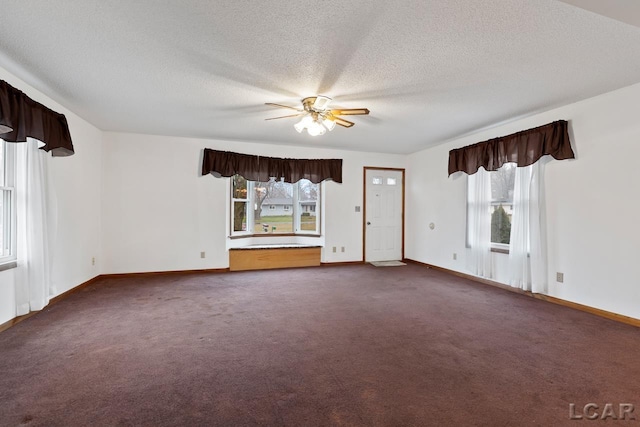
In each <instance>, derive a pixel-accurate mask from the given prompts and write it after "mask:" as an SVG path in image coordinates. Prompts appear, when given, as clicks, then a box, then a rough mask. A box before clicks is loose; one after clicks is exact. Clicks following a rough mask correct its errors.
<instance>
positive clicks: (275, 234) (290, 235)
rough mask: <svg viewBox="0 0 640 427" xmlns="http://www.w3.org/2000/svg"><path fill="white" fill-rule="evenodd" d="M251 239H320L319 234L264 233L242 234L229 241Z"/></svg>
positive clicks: (232, 237)
mask: <svg viewBox="0 0 640 427" xmlns="http://www.w3.org/2000/svg"><path fill="white" fill-rule="evenodd" d="M251 237H321V236H320V234H301V233H264V234H242V235H240V236H229V239H231V240H236V239H247V238H251Z"/></svg>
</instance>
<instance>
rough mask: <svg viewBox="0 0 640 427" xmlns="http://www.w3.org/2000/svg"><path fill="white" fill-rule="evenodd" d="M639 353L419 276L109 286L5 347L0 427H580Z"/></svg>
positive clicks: (299, 274) (508, 300)
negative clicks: (574, 417)
mask: <svg viewBox="0 0 640 427" xmlns="http://www.w3.org/2000/svg"><path fill="white" fill-rule="evenodd" d="M639 338H640V334H639V330H638V329H637V328H634V327H631V326H626V325H623V324H618V323H615V322H613V321H609V320H606V319H602V318H599V317H595V316H592V315H589V314H586V313H582V312H579V311H575V310H572V309H569V308H565V307H561V306H557V305H553V304H550V303H546V302H543V301H539V300H535V299H533V298H528V297H525V296H521V295H517V294H513V293H510V292H506V291H504V290H500V289H496V288H492V287H490V286H487V285H482V284H477V283H474V282H470V281H467V280H465V279H461V278H457V277H455V276H451V275H448V274H446V273H442V272H438V271H434V270H431V269H427V268H425V267H421V266H417V265H407V266H405V267H402V268H376V267H373V266H371V265H356V266H337V267H318V268H306V269H292V270H272V271H263V272H238V273H227V274H208V275H207V274H190V275H168V276H156V277H144V278H121V279H102V280H100V281H98V282H96V283H94V284H92V285H90V286H89V287H87V288H85V289H84V290H82V291H79V292H77V293H75V294H73V295H71V296H70V297H69V298H67V299H65V300H63V301H61V302H59V303H57V304H54V305H52V306H51V307H49V308H47V309H46V310H44V312H42V313H40V314H38V315H36V316H33V317H31V318H30V319H27V320H26V321H24V322H22V323H20V324H18V325H16V326H14V327H13V328H10V329H8V330H7V331H4V332H2V333H0V425H2V426H17V425H28V426H36V425H38V426H89V425H92V426H102V425H125V426H126V425H147V426H176V425H179V426H186V425H188V426H196V425H203V426H205V425H206V426H210V425H220V426H254V425H264V426H271V425H273V426H316V425H317V426H320V425H322V426H329V425H345V426H361V425H367V426H368V425H372V426H377V425H379V426H383V425H384V426H414V425H415V426H418V425H419V426H423V425H424V426H428V425H433V426H462V425H490V426H515V425H518V426H527V425H540V426H551V425H554V426H555V425H577V424H576V423H579V422H578V421H571V420H570V419H569V404H570V403H575V404H576V407H577V408H578V409H577V412H578V413H580V412H581V411H582V408H583V407H584V405H585V404H586V403H590V402H592V403H596V404H598V405H599V407H600V408H603V407H604V405H605V404H606V403H613V404H615V405H616V406H615V407H616V408H617V405H618V404H619V403H632V404H635V406H636V408H639V409H637V412H640V386H639V385H638V384H639V378H640V356H639V355H640V339H639ZM616 411H617V409H616ZM636 416H637V418H640V413H639V414H637V415H636ZM585 422H586V420H582V423H585ZM636 422H639V421H636ZM593 424H594V425H596V424H600V423H599V422H595V423H593ZM626 424H627V425H628V424H629V422H628V421H627V422H626ZM632 424H633V422H632ZM590 425H591V423H590Z"/></svg>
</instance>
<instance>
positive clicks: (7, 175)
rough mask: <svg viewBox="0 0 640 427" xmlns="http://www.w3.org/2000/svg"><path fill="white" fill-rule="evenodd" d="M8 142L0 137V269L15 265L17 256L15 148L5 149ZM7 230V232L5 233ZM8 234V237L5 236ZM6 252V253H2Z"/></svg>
mask: <svg viewBox="0 0 640 427" xmlns="http://www.w3.org/2000/svg"><path fill="white" fill-rule="evenodd" d="M7 148H8V143H7V142H6V141H4V140H3V139H0V150H2V165H0V167H1V168H2V180H1V181H0V192H1V194H0V197H2V199H3V200H2V211H3V212H2V219H1V221H2V224H1V227H2V229H1V230H0V233H2V248H0V271H1V270H5V269H7V268H12V267H15V261H16V258H17V219H16V217H17V198H16V150H15V147H13V148H14V149H11V150H9V149H7ZM7 202H8V203H7ZM7 231H8V233H6V232H7ZM7 235H8V238H7ZM5 251H6V252H7V253H6V255H3V253H5Z"/></svg>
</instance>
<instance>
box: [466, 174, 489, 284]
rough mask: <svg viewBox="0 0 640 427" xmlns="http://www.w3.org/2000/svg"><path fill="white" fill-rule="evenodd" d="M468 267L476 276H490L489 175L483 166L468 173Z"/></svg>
mask: <svg viewBox="0 0 640 427" xmlns="http://www.w3.org/2000/svg"><path fill="white" fill-rule="evenodd" d="M468 179H469V182H468V191H469V197H468V200H469V206H468V209H469V210H468V215H469V221H468V224H469V230H468V231H469V233H468V239H469V242H468V243H469V246H470V253H469V254H470V256H469V257H468V259H469V269H470V270H471V272H472V273H473V274H475V275H477V276H481V277H487V278H490V277H492V271H491V211H490V208H491V177H490V176H489V173H488V172H487V171H486V170H484V168H480V169H478V172H476V173H474V174H473V175H468Z"/></svg>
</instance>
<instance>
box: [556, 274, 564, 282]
mask: <svg viewBox="0 0 640 427" xmlns="http://www.w3.org/2000/svg"><path fill="white" fill-rule="evenodd" d="M556 282H558V283H564V273H556Z"/></svg>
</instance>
